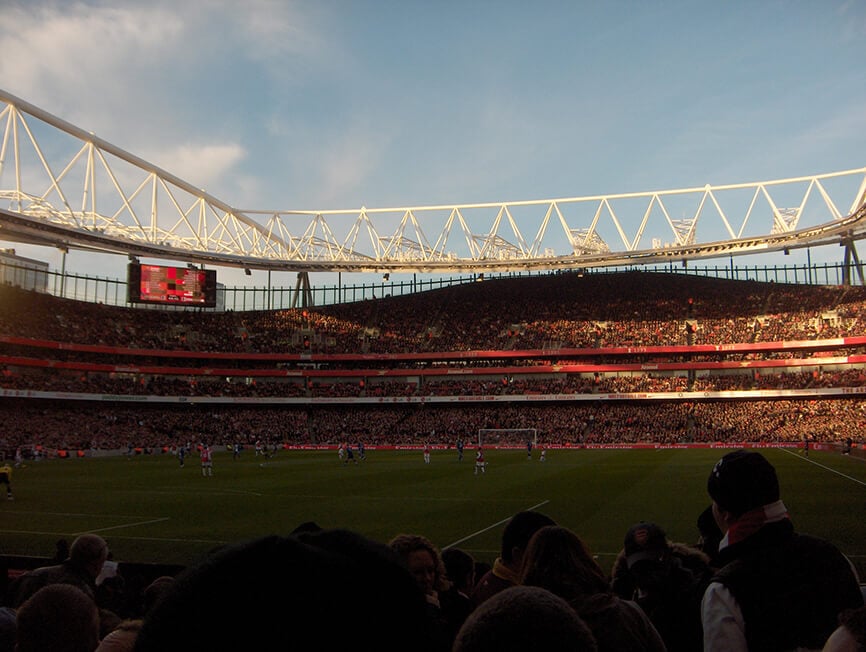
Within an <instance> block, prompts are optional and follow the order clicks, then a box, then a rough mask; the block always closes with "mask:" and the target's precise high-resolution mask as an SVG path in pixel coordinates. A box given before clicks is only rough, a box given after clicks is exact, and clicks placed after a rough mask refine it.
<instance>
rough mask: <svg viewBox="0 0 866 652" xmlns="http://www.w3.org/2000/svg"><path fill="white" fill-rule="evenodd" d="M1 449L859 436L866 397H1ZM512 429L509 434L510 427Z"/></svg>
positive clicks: (566, 443)
mask: <svg viewBox="0 0 866 652" xmlns="http://www.w3.org/2000/svg"><path fill="white" fill-rule="evenodd" d="M0 423H2V424H3V425H2V427H0V451H4V452H6V454H7V455H11V454H12V453H13V452H14V451H15V450H16V448H18V447H20V446H24V447H30V448H32V447H34V446H40V447H43V448H44V449H45V450H47V451H56V450H58V449H66V450H74V451H77V450H83V451H89V450H126V449H127V448H129V447H134V448H137V449H147V450H152V451H162V450H174V449H176V448H177V447H178V446H180V445H184V444H186V443H189V442H193V443H198V442H203V441H205V442H208V443H209V444H211V445H212V446H226V447H230V446H233V445H234V444H236V443H237V444H239V445H242V446H252V445H253V444H254V443H255V442H257V441H266V442H270V443H271V444H272V445H276V446H278V447H283V446H290V447H291V446H333V447H336V446H338V445H339V444H340V443H344V442H350V443H353V444H354V443H357V442H363V443H364V444H366V445H367V446H370V447H377V446H421V445H423V444H425V443H426V444H430V445H432V446H437V447H448V446H453V445H454V443H455V442H456V441H457V440H458V439H460V438H462V439H465V440H468V441H473V440H475V439H476V438H477V436H478V432H479V430H482V429H496V430H502V431H504V434H503V435H502V439H500V440H498V441H497V442H496V444H497V445H502V446H522V445H523V444H525V441H522V440H521V439H520V437H523V436H524V435H519V434H516V431H518V430H520V429H534V430H535V431H536V433H537V438H538V441H539V442H540V443H543V444H544V445H546V446H552V447H580V446H591V445H596V444H606V445H609V444H636V443H650V444H686V443H716V442H722V443H741V442H755V443H772V442H789V443H796V442H802V441H804V440H805V439H807V438H808V439H809V440H810V441H813V442H842V441H844V440H846V439H848V438H851V439H853V440H854V441H858V442H859V441H861V440H862V439H863V432H864V431H866V407H864V404H863V402H862V401H860V400H857V399H856V398H853V399H851V398H849V399H838V400H822V401H789V400H774V401H715V402H687V401H631V402H621V401H591V402H572V403H548V404H535V403H531V404H519V405H517V404H506V403H497V404H493V405H477V406H474V407H473V408H472V409H466V406H465V405H453V406H452V405H433V404H414V405H404V406H400V405H372V406H371V405H342V406H341V405H316V406H280V407H274V406H260V407H253V406H245V405H238V406H219V405H209V404H195V403H193V404H180V405H158V404H157V405H134V406H113V405H105V404H95V405H87V404H85V405H81V404H78V403H74V402H69V403H56V402H55V403H53V404H52V406H51V407H50V409H49V408H48V407H46V406H44V405H42V404H41V403H39V402H20V401H18V402H14V403H13V402H11V401H9V400H6V401H2V402H0ZM509 433H512V434H509Z"/></svg>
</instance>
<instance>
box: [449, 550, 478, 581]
mask: <svg viewBox="0 0 866 652" xmlns="http://www.w3.org/2000/svg"><path fill="white" fill-rule="evenodd" d="M442 563H443V564H445V572H446V573H447V574H448V579H449V580H451V581H452V582H453V583H454V584H455V585H456V586H457V587H458V588H468V589H469V590H471V589H472V577H473V576H474V574H475V559H474V558H473V557H472V555H470V554H469V553H468V552H466V551H465V550H463V549H461V548H446V549H445V550H443V551H442Z"/></svg>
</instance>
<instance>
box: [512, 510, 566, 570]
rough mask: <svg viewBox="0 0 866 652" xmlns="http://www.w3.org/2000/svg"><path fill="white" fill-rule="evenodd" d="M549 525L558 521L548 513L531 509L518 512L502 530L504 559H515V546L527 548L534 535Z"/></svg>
mask: <svg viewBox="0 0 866 652" xmlns="http://www.w3.org/2000/svg"><path fill="white" fill-rule="evenodd" d="M547 525H556V522H555V521H554V520H553V519H552V518H550V517H549V516H547V515H546V514H542V513H541V512H529V511H527V512H517V513H516V514H515V515H514V516H512V517H511V520H509V521H508V523H507V524H506V525H505V529H504V530H503V531H502V551H501V555H502V560H503V561H505V562H506V563H510V562H512V561H514V560H513V551H514V548H519V549H520V550H526V546H527V545H529V540H530V539H531V538H532V535H533V534H535V533H536V532H538V530H540V529H541V528H543V527H545V526H547Z"/></svg>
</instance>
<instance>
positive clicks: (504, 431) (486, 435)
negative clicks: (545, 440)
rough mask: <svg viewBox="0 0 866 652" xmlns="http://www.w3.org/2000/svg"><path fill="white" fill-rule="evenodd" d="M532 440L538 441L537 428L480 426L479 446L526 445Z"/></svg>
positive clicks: (533, 442) (535, 442)
mask: <svg viewBox="0 0 866 652" xmlns="http://www.w3.org/2000/svg"><path fill="white" fill-rule="evenodd" d="M528 441H531V442H532V445H533V446H535V445H536V444H537V443H538V431H537V430H536V429H535V428H479V429H478V445H479V446H525V445H526V442H528Z"/></svg>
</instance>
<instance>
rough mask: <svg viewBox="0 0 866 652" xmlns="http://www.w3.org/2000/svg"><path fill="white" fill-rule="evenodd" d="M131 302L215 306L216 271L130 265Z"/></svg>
mask: <svg viewBox="0 0 866 652" xmlns="http://www.w3.org/2000/svg"><path fill="white" fill-rule="evenodd" d="M127 286H128V288H129V297H128V298H129V302H130V303H158V304H163V305H170V306H178V305H180V306H201V307H204V308H213V307H214V306H216V288H217V284H216V270H213V269H196V268H191V267H168V266H165V265H144V264H139V263H130V265H129V275H128V278H127Z"/></svg>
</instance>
